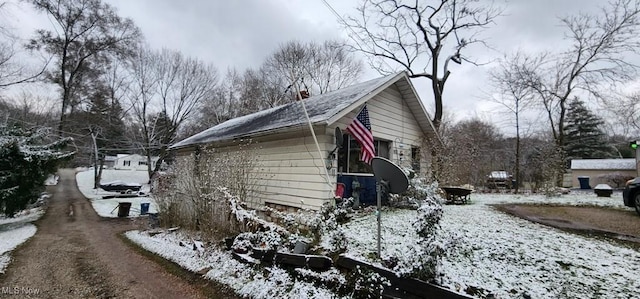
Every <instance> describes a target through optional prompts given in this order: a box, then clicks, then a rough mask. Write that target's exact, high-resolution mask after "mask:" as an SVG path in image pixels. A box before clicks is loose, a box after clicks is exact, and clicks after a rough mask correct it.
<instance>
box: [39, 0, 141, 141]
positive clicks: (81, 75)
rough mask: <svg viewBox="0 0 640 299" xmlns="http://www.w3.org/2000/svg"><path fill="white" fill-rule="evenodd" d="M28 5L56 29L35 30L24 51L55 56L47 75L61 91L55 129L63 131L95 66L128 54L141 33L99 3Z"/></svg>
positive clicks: (53, 0)
mask: <svg viewBox="0 0 640 299" xmlns="http://www.w3.org/2000/svg"><path fill="white" fill-rule="evenodd" d="M29 2H30V3H31V4H32V5H33V6H34V7H35V9H36V10H38V11H41V12H44V13H45V14H46V15H47V16H48V17H49V18H50V20H51V23H52V25H53V26H54V27H55V29H54V30H44V29H40V30H37V31H36V33H35V36H34V38H33V39H31V41H30V43H29V44H28V45H27V48H29V49H37V50H39V49H43V50H44V51H45V52H47V53H49V54H51V55H53V56H54V57H55V68H54V69H53V70H52V71H51V72H50V74H49V76H50V79H51V82H53V83H55V84H57V85H58V86H60V89H61V97H60V98H61V99H60V100H61V104H62V105H61V113H60V123H59V125H58V129H59V131H60V132H62V131H63V130H64V128H65V125H66V124H65V123H66V118H67V116H68V114H69V113H70V111H72V110H73V109H74V108H75V107H76V105H77V104H78V103H79V100H80V99H79V94H78V93H79V90H80V89H82V88H86V86H87V85H90V84H91V82H92V80H91V79H92V78H95V76H96V72H98V71H99V68H98V67H97V65H100V64H102V63H108V61H109V60H110V59H112V58H113V57H114V56H118V55H120V56H122V55H128V54H130V53H131V51H132V49H133V47H135V45H136V44H137V43H138V42H139V39H140V37H141V33H140V30H139V29H138V28H137V27H136V26H135V24H134V23H133V21H132V20H130V19H123V18H121V17H120V16H118V14H117V13H116V10H115V9H114V8H112V7H111V6H110V5H108V4H105V3H103V2H102V1H101V0H29Z"/></svg>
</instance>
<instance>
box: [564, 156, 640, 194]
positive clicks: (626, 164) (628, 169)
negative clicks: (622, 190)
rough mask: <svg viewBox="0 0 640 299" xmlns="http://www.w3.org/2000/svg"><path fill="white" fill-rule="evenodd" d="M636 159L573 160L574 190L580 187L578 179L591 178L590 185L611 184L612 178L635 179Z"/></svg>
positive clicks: (572, 176)
mask: <svg viewBox="0 0 640 299" xmlns="http://www.w3.org/2000/svg"><path fill="white" fill-rule="evenodd" d="M635 176H637V172H636V159H573V160H571V180H572V186H573V187H574V188H578V187H580V182H579V181H578V177H589V185H591V186H595V185H598V184H609V185H612V186H615V187H617V185H619V184H615V183H613V184H612V182H611V179H612V178H616V177H618V178H620V180H624V179H623V178H628V177H631V178H633V177H635Z"/></svg>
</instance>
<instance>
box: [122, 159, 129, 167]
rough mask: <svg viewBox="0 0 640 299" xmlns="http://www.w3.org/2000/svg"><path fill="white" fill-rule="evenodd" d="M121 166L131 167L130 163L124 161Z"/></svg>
mask: <svg viewBox="0 0 640 299" xmlns="http://www.w3.org/2000/svg"><path fill="white" fill-rule="evenodd" d="M122 165H124V166H131V161H127V160H124V162H122Z"/></svg>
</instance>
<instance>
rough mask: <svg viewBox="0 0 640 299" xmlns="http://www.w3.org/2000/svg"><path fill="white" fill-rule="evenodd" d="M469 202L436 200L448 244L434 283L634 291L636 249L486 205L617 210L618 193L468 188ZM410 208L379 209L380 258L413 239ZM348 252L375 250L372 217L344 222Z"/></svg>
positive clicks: (528, 293)
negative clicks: (444, 203)
mask: <svg viewBox="0 0 640 299" xmlns="http://www.w3.org/2000/svg"><path fill="white" fill-rule="evenodd" d="M471 198H472V202H471V204H469V205H447V206H444V209H443V210H444V215H443V218H442V222H441V226H442V232H443V233H444V234H445V235H450V236H454V239H455V240H456V243H455V245H454V248H453V249H452V250H451V251H450V252H449V253H448V255H447V256H446V257H445V259H444V261H443V265H442V268H441V272H442V277H441V278H440V283H441V284H442V285H444V286H446V287H448V288H450V289H454V290H457V291H460V292H464V291H465V290H471V289H475V290H478V291H477V293H475V295H476V296H480V297H483V295H484V296H489V294H492V295H493V296H495V297H497V298H527V297H529V298H632V297H634V296H637V294H638V290H640V280H638V279H637V273H638V271H639V269H640V252H638V251H637V250H634V249H632V248H628V247H626V246H624V245H621V244H619V243H615V242H610V241H607V240H600V239H594V238H589V237H585V236H581V235H575V234H571V233H567V232H564V231H561V230H558V229H554V228H550V227H547V226H543V225H539V224H535V223H531V222H529V221H526V220H522V219H519V218H516V217H512V216H509V215H506V214H503V213H500V212H498V211H496V210H494V209H493V208H491V207H490V206H489V205H488V204H496V203H546V204H567V205H597V206H608V207H614V208H622V198H621V196H620V194H619V193H617V194H614V195H613V197H611V198H602V197H601V198H598V197H596V196H595V195H594V194H592V193H587V192H576V193H575V194H570V195H563V196H562V197H552V198H547V197H544V196H541V195H532V196H514V195H506V194H501V195H498V194H472V196H471ZM415 216H416V213H415V211H411V210H394V211H389V212H384V213H383V214H382V221H383V240H384V241H383V243H382V244H383V245H382V247H383V249H382V251H383V252H382V254H383V256H390V255H391V256H402V255H403V252H404V251H406V249H407V248H408V247H410V246H412V245H413V244H412V242H415V239H416V238H417V236H416V234H415V232H414V229H413V222H414V221H415ZM345 233H346V235H347V238H348V239H350V240H351V242H350V243H349V249H348V254H349V255H351V256H355V257H359V258H362V259H367V257H368V256H371V255H368V253H370V252H373V251H374V250H375V248H376V242H375V236H376V222H375V216H374V215H369V216H365V217H362V218H358V219H355V220H353V221H351V222H349V223H348V224H347V225H346V227H345Z"/></svg>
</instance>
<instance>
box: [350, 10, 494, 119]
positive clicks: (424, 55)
mask: <svg viewBox="0 0 640 299" xmlns="http://www.w3.org/2000/svg"><path fill="white" fill-rule="evenodd" d="M358 12H359V13H358V15H357V16H351V17H349V18H347V19H346V21H345V22H344V23H345V25H346V26H348V27H349V28H351V29H352V30H353V33H354V35H353V36H352V39H353V41H354V42H355V46H354V48H355V49H356V50H358V51H361V52H363V53H365V54H367V55H368V56H369V57H370V59H371V60H370V62H371V66H372V67H373V68H375V69H376V70H378V71H379V72H380V73H383V74H387V73H391V72H393V71H394V69H395V67H397V66H399V67H401V68H402V69H405V70H407V71H408V72H409V75H410V77H412V78H427V79H429V80H430V81H431V87H432V90H433V97H434V101H435V112H434V115H433V124H434V126H435V127H436V128H438V127H439V126H440V122H441V120H442V113H443V93H444V88H445V84H446V83H447V79H448V78H449V75H450V74H451V73H450V71H449V69H448V64H449V62H450V61H453V62H455V63H461V62H462V61H467V62H471V63H474V62H473V61H471V60H470V59H469V58H468V57H467V56H464V53H463V52H464V50H465V49H467V48H468V47H469V46H470V45H472V44H476V43H480V44H483V43H484V41H483V40H481V39H479V38H478V33H479V32H480V31H481V30H482V29H484V28H486V27H487V26H489V25H490V24H491V23H492V22H493V20H494V19H495V18H497V17H498V16H499V15H500V12H501V11H500V10H499V9H497V8H496V7H494V6H493V3H492V2H490V1H477V0H429V1H420V0H364V1H363V2H362V5H360V7H359V8H358Z"/></svg>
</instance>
